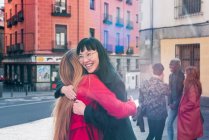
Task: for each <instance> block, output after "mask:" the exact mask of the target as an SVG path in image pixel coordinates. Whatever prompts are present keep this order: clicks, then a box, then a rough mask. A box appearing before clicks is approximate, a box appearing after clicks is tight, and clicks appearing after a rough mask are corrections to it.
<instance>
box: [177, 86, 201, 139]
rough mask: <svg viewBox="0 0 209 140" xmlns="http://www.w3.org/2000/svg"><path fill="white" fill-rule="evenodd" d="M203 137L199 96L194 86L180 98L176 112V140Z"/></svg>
mask: <svg viewBox="0 0 209 140" xmlns="http://www.w3.org/2000/svg"><path fill="white" fill-rule="evenodd" d="M202 135H203V125H202V121H201V117H200V94H199V93H198V89H197V87H195V86H192V87H191V88H190V89H189V90H188V92H185V93H184V94H183V96H182V99H181V102H180V106H179V110H178V128H177V139H178V140H193V139H196V138H199V137H201V136H202Z"/></svg>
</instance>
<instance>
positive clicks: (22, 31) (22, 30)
mask: <svg viewBox="0 0 209 140" xmlns="http://www.w3.org/2000/svg"><path fill="white" fill-rule="evenodd" d="M23 42H24V29H21V43H23Z"/></svg>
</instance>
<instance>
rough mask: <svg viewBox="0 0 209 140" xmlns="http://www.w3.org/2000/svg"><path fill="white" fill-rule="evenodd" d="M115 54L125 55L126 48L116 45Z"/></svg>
mask: <svg viewBox="0 0 209 140" xmlns="http://www.w3.org/2000/svg"><path fill="white" fill-rule="evenodd" d="M115 53H116V54H124V46H120V45H116V46H115Z"/></svg>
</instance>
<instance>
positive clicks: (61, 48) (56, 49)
mask: <svg viewBox="0 0 209 140" xmlns="http://www.w3.org/2000/svg"><path fill="white" fill-rule="evenodd" d="M52 46H53V48H52V51H53V52H66V51H67V50H68V49H69V48H70V46H71V42H65V43H64V45H58V43H57V42H56V41H54V40H53V41H52Z"/></svg>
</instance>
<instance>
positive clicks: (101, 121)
mask: <svg viewBox="0 0 209 140" xmlns="http://www.w3.org/2000/svg"><path fill="white" fill-rule="evenodd" d="M106 86H107V87H108V88H109V89H110V90H111V91H112V92H113V93H115V95H116V97H117V98H118V99H119V100H121V101H127V93H126V90H125V85H124V83H123V82H122V81H121V80H118V81H115V80H114V81H112V82H111V83H110V84H107V85H106ZM97 106H98V108H97V109H94V108H92V107H91V106H86V109H85V111H84V118H85V121H86V122H87V123H91V124H93V125H94V126H95V127H97V128H99V129H100V130H104V129H105V130H106V128H107V129H108V127H109V124H111V127H115V126H117V125H118V124H119V123H118V121H117V120H120V119H116V118H115V117H112V116H109V115H108V114H107V112H106V110H104V109H103V108H102V107H101V106H100V105H98V104H97Z"/></svg>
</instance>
